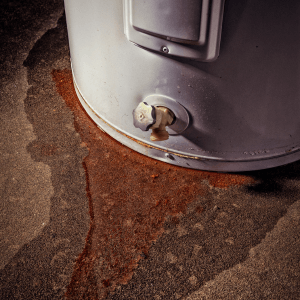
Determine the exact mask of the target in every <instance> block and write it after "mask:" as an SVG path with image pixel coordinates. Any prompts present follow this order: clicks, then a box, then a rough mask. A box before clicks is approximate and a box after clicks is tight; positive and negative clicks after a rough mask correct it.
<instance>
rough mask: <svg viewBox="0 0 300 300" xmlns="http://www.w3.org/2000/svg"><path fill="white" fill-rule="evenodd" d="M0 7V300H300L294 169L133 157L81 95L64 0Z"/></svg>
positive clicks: (299, 213) (299, 206)
mask: <svg viewBox="0 0 300 300" xmlns="http://www.w3.org/2000/svg"><path fill="white" fill-rule="evenodd" d="M0 7H1V10H2V11H3V13H1V16H0V20H1V24H2V25H1V28H0V30H1V31H0V34H1V54H0V59H1V70H0V73H1V89H0V91H1V102H0V105H1V109H0V120H1V122H0V126H1V130H0V135H1V139H0V141H1V142H0V145H1V147H0V152H1V156H0V161H1V168H0V169H1V173H0V183H1V184H0V196H1V202H0V203H1V219H0V233H1V254H2V255H1V258H0V279H1V280H0V299H110V300H112V299H115V300H117V299H141V300H142V299H155V300H159V299H185V300H188V299H189V300H191V299H300V280H299V279H300V253H299V252H300V250H299V249H300V240H299V237H300V234H299V229H300V201H299V189H300V163H299V162H295V163H292V164H289V165H287V166H283V167H278V168H274V169H270V170H264V171H257V172H248V173H244V174H219V173H214V172H202V171H195V170H189V169H183V168H178V167H174V166H171V165H167V164H165V163H162V162H158V161H155V160H152V159H150V158H147V157H144V156H142V155H140V154H138V153H136V152H134V151H132V150H131V149H129V148H127V147H125V146H123V145H121V144H120V143H118V142H117V141H115V140H113V139H112V138H111V137H110V136H108V135H107V134H106V133H104V132H102V131H101V130H99V128H97V126H96V125H95V124H94V123H93V121H92V120H91V119H90V118H89V117H88V116H87V114H86V113H85V112H84V110H83V108H82V107H81V105H80V103H79V100H78V99H77V97H76V94H75V91H74V88H73V83H72V76H71V67H70V56H69V48H68V39H67V29H66V22H65V16H64V11H63V2H62V1H40V0H35V1H22V2H19V1H10V2H8V1H4V2H2V3H1V5H0Z"/></svg>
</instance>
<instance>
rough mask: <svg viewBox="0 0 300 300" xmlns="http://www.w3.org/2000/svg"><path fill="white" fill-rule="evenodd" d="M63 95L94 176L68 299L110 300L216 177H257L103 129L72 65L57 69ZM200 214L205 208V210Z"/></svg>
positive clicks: (234, 181) (237, 181)
mask: <svg viewBox="0 0 300 300" xmlns="http://www.w3.org/2000/svg"><path fill="white" fill-rule="evenodd" d="M52 77H53V80H54V81H55V83H56V88H57V91H58V93H59V94H60V95H61V96H62V97H63V99H64V101H65V102H66V104H67V105H68V106H69V107H70V109H71V110H72V111H73V113H74V124H75V129H76V131H77V132H79V133H80V135H81V139H82V142H83V143H82V146H87V147H88V149H89V155H88V156H87V157H86V158H85V159H84V162H83V165H84V168H85V170H86V176H87V195H88V198H89V201H90V214H91V228H90V231H89V234H88V236H87V238H86V246H85V248H84V251H83V252H82V254H81V255H80V257H79V258H78V259H77V261H76V266H75V270H74V273H73V276H72V281H71V283H70V284H69V286H68V288H67V292H66V295H65V296H66V298H67V299H104V298H105V297H106V296H107V295H108V293H109V292H111V291H113V289H114V288H115V287H116V286H117V285H118V284H125V283H126V282H128V280H130V278H131V277H132V275H133V271H134V270H135V268H136V267H137V265H138V262H139V260H140V258H141V255H146V256H147V253H148V250H149V248H150V246H151V243H152V242H153V241H155V240H156V239H157V238H158V237H159V236H160V235H161V234H162V233H163V225H164V222H165V220H166V217H167V216H170V215H171V216H174V218H177V217H176V215H178V214H179V213H185V212H186V209H187V205H188V204H189V203H191V202H192V201H193V200H195V198H196V196H198V195H204V194H205V193H206V192H207V190H208V188H209V187H208V186H207V184H204V183H203V180H206V181H208V182H209V184H210V185H211V186H213V187H217V188H228V187H231V186H237V185H243V184H247V183H249V182H250V181H251V178H250V177H247V176H241V175H235V174H218V173H211V172H202V171H196V170H190V169H184V168H180V167H175V166H172V165H168V164H165V163H162V162H157V161H155V160H153V159H151V158H148V157H145V156H143V155H141V154H139V153H136V152H134V151H132V150H130V149H129V148H127V147H125V146H123V145H121V144H120V143H118V142H117V141H115V140H114V139H112V138H111V137H110V136H108V135H107V134H105V133H104V132H102V131H101V130H99V128H98V127H97V126H96V125H95V123H94V122H93V121H92V120H91V119H90V118H89V117H88V116H87V114H86V113H85V111H84V109H83V108H82V107H81V105H80V102H79V100H78V99H77V96H76V93H75V90H74V88H73V82H72V74H71V71H70V70H53V71H52ZM198 209H199V212H201V211H202V208H200V207H199V208H198Z"/></svg>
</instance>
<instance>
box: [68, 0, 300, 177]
mask: <svg viewBox="0 0 300 300" xmlns="http://www.w3.org/2000/svg"><path fill="white" fill-rule="evenodd" d="M65 9H66V17H67V26H68V35H69V44H70V52H71V61H72V71H73V80H74V85H75V89H76V92H77V95H78V97H79V99H80V101H81V103H82V105H83V107H84V108H85V110H86V111H87V113H88V114H89V115H90V116H91V118H92V119H93V120H94V121H95V122H96V123H97V125H98V126H99V127H101V128H102V129H103V130H104V131H106V132H107V133H108V134H109V135H111V136H112V137H113V138H115V139H116V140H118V141H119V142H121V143H122V144H124V145H126V146H128V147H130V148H132V149H134V150H136V151H138V152H140V153H142V154H144V155H147V156H150V157H152V158H154V159H158V160H161V161H164V162H167V163H170V164H174V165H178V166H182V167H187V168H194V169H202V170H212V171H229V172H230V171H247V170H257V169H263V168H270V167H274V166H278V165H282V164H286V163H289V162H292V161H295V160H298V159H300V151H299V150H300V148H299V147H300V118H299V112H300V18H299V16H300V1H298V0H290V1H288V2H287V1H284V0H264V1H260V0H250V1H247V0H147V1H142V0H123V1H122V0H110V1H106V0H89V1H85V0H65Z"/></svg>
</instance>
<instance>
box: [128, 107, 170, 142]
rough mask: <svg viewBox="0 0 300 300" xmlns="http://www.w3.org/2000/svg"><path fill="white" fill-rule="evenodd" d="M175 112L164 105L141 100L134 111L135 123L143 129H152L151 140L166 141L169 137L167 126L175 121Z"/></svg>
mask: <svg viewBox="0 0 300 300" xmlns="http://www.w3.org/2000/svg"><path fill="white" fill-rule="evenodd" d="M175 119H176V118H175V115H174V113H173V112H172V111H171V110H169V109H168V108H167V107H164V106H154V105H149V104H147V103H146V102H141V103H140V104H139V105H138V106H137V108H136V109H135V110H134V111H133V125H134V126H135V127H136V128H140V129H141V130H143V131H148V130H149V129H152V133H151V136H150V140H151V141H165V140H167V139H168V138H169V133H168V131H167V130H166V126H170V125H172V124H174V122H175Z"/></svg>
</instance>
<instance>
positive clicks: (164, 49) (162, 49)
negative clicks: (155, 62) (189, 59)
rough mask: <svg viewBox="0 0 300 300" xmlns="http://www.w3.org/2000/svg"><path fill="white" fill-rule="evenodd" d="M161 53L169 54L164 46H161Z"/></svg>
mask: <svg viewBox="0 0 300 300" xmlns="http://www.w3.org/2000/svg"><path fill="white" fill-rule="evenodd" d="M161 51H162V52H164V53H169V49H168V47H166V46H162V47H161Z"/></svg>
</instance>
